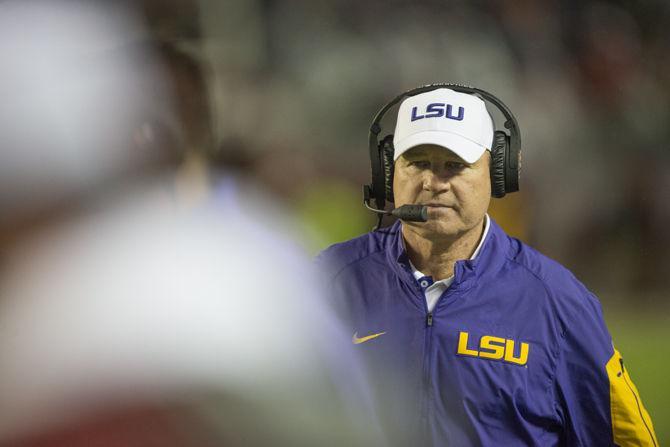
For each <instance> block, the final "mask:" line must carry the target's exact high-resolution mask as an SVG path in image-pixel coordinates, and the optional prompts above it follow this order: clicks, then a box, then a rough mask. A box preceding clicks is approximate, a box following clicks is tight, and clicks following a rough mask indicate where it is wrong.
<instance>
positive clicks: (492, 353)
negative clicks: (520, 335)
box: [456, 331, 530, 366]
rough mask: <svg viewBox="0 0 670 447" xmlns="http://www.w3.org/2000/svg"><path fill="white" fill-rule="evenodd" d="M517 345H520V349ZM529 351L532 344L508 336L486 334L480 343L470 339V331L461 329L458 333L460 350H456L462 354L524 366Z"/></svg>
mask: <svg viewBox="0 0 670 447" xmlns="http://www.w3.org/2000/svg"><path fill="white" fill-rule="evenodd" d="M517 346H519V348H518V349H517ZM517 351H518V352H517ZM529 351H530V345H529V344H528V343H520V344H517V342H516V341H514V340H512V339H508V338H502V337H494V336H492V335H484V336H482V337H481V338H480V339H479V343H476V342H473V341H471V340H470V334H469V333H468V332H464V331H461V332H460V333H459V334H458V350H457V351H456V352H457V353H458V354H461V355H467V356H471V357H479V358H483V359H490V360H502V361H504V362H508V363H514V364H515V365H522V366H523V365H525V364H526V363H528V352H529Z"/></svg>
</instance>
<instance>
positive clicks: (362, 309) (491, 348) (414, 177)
mask: <svg viewBox="0 0 670 447" xmlns="http://www.w3.org/2000/svg"><path fill="white" fill-rule="evenodd" d="M485 101H486V102H488V103H489V104H491V105H494V106H495V107H496V108H498V109H499V110H500V112H501V113H502V114H503V115H504V116H505V128H506V129H509V133H507V132H506V131H502V130H499V131H496V130H495V128H494V123H493V120H492V118H491V116H490V114H489V112H488V110H487V109H486V102H485ZM397 104H400V107H399V111H398V114H397V121H396V128H395V133H394V134H393V135H388V136H386V137H384V138H379V137H380V135H379V133H380V132H381V127H380V124H379V123H380V121H381V118H382V117H383V115H384V113H385V112H386V111H388V110H389V109H390V108H391V107H393V106H395V105H397ZM520 149H521V141H520V130H519V127H518V124H517V122H516V119H515V118H514V116H513V115H512V113H511V111H510V110H509V109H508V108H507V107H506V106H505V105H504V104H503V103H502V102H501V101H500V100H499V99H498V98H496V97H495V96H493V95H492V94H490V93H488V92H485V91H483V90H480V89H475V88H471V87H464V86H459V85H452V84H437V85H433V86H425V87H419V88H416V89H413V90H410V91H407V92H405V93H403V94H400V95H398V96H397V97H396V98H395V99H394V100H392V101H391V102H390V103H389V104H387V105H386V106H384V107H383V108H382V111H381V112H380V113H379V114H378V115H377V117H376V118H375V120H374V121H373V125H372V126H371V131H370V152H371V157H372V168H373V183H372V185H371V186H366V188H365V191H366V197H365V200H366V204H367V205H368V207H370V206H369V201H370V199H373V198H374V199H375V200H376V207H377V208H378V209H373V211H376V212H378V213H380V216H382V215H383V214H391V212H388V213H385V212H384V211H382V210H383V207H384V205H385V201H386V200H389V201H392V202H394V206H396V207H397V208H395V209H394V210H393V214H394V215H396V216H398V217H399V218H400V220H399V221H397V222H396V223H394V224H393V225H392V226H390V227H388V228H381V229H378V230H377V231H373V232H371V233H368V234H366V235H363V236H361V237H358V238H356V239H352V240H350V241H347V242H344V243H341V244H336V245H334V246H332V247H330V248H329V249H327V250H326V251H325V252H324V253H323V254H322V255H321V260H322V261H324V262H325V263H327V264H328V265H330V267H331V269H332V270H331V271H332V274H331V281H330V282H329V283H327V285H326V287H325V288H326V289H330V290H333V291H334V292H335V294H336V299H337V302H338V304H339V305H340V306H341V307H342V308H343V309H344V313H345V316H346V318H347V321H348V323H349V324H350V325H351V332H352V334H353V343H354V344H355V345H357V346H359V348H360V350H361V353H362V354H364V355H365V357H366V358H367V359H369V360H370V364H371V365H372V368H373V371H375V374H373V377H375V379H377V380H376V381H375V382H374V383H375V384H376V385H379V386H378V387H376V389H375V392H376V394H377V395H382V396H383V399H384V400H386V401H388V399H389V397H388V395H392V394H396V393H397V390H404V391H405V393H404V394H403V395H402V396H400V399H399V400H400V401H401V402H403V404H404V411H403V412H402V413H398V412H397V411H395V409H391V411H387V412H386V413H387V414H386V415H385V416H384V419H386V420H387V421H390V422H387V423H388V424H389V425H392V426H399V425H403V426H405V427H407V430H406V434H408V436H409V438H408V439H407V440H406V441H405V444H409V443H410V442H411V439H412V437H414V438H415V439H419V440H421V441H422V442H423V443H424V445H435V446H442V445H457V446H459V447H460V446H482V445H483V446H511V445H515V446H516V445H532V446H613V445H618V446H656V445H657V440H656V437H655V434H654V429H653V425H652V422H651V419H650V417H649V414H648V413H647V411H646V410H645V408H644V406H643V405H642V401H641V399H640V396H639V394H638V392H637V389H636V388H635V385H634V384H633V382H632V380H631V378H630V376H629V374H628V366H627V365H626V366H624V361H623V359H622V357H621V355H620V354H619V352H618V351H617V350H616V349H615V348H614V346H613V344H612V338H611V336H610V334H609V332H608V330H607V327H606V325H605V321H604V319H603V315H602V311H601V308H600V303H599V302H598V300H597V298H596V297H595V296H594V295H593V293H591V292H590V291H589V290H588V289H587V288H586V287H585V286H584V285H583V284H582V283H581V282H579V281H578V280H577V279H576V278H575V277H574V275H573V274H572V273H570V272H569V271H568V270H567V269H566V268H565V267H563V266H561V265H559V264H558V263H557V262H555V261H553V260H550V259H549V258H547V257H545V256H543V255H542V254H540V253H538V252H537V251H535V250H534V249H533V248H531V247H529V246H527V245H525V244H523V243H522V242H521V241H519V240H517V239H515V238H512V237H510V236H508V235H507V234H506V233H505V232H504V231H503V229H502V228H501V227H500V226H498V224H496V223H495V222H494V220H493V219H491V218H490V217H489V216H488V214H487V210H488V207H489V203H490V200H491V197H503V196H504V195H505V194H507V193H512V192H515V191H517V190H518V186H519V185H518V181H519V168H520V165H519V164H520V159H519V157H520ZM382 213H383V214H382ZM380 222H381V219H380ZM408 396H409V398H408ZM408 416H410V417H408ZM401 445H402V444H401Z"/></svg>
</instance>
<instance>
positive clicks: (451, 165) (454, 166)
mask: <svg viewBox="0 0 670 447" xmlns="http://www.w3.org/2000/svg"><path fill="white" fill-rule="evenodd" d="M446 166H447V169H451V170H460V169H463V168H465V163H461V162H459V161H448V162H447V163H446Z"/></svg>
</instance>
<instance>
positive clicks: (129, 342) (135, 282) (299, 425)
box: [0, 183, 379, 446]
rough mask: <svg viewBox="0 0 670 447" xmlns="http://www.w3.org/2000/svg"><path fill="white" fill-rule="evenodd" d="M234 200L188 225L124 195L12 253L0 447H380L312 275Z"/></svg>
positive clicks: (158, 196)
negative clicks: (327, 446) (365, 446)
mask: <svg viewBox="0 0 670 447" xmlns="http://www.w3.org/2000/svg"><path fill="white" fill-rule="evenodd" d="M235 184H239V183H235ZM231 185H233V183H224V186H222V188H223V190H222V192H221V194H220V195H218V196H215V197H214V198H213V199H212V200H211V201H208V202H207V203H206V204H203V205H202V206H199V207H198V208H197V209H196V210H191V211H189V212H178V211H176V210H175V208H174V207H173V206H170V204H169V203H168V202H166V201H165V200H164V198H163V197H162V191H161V190H160V188H159V189H154V190H152V189H137V190H133V191H132V194H129V195H127V196H125V197H124V198H123V199H122V200H120V201H118V200H114V201H111V202H102V203H100V205H101V206H100V209H99V210H98V211H97V212H95V213H92V214H91V215H89V216H86V217H84V218H81V217H80V218H77V219H75V220H73V221H71V222H68V223H67V224H61V225H59V226H58V227H56V228H51V229H49V230H48V231H44V232H42V233H41V234H40V235H39V236H38V237H33V238H32V240H31V241H30V242H29V243H25V244H22V246H21V247H20V249H16V250H15V253H14V255H13V256H12V264H11V266H10V267H9V268H8V269H6V270H5V272H4V274H3V275H2V277H1V278H0V280H1V282H0V296H2V297H3V299H2V301H1V302H0V414H2V415H3V417H2V418H0V445H9V446H33V445H34V446H61V445H62V446H66V445H67V446H79V445H81V446H84V445H86V446H91V445H124V446H132V445H152V446H153V445H156V446H171V445H175V446H177V445H180V446H201V445H269V444H272V445H305V446H308V445H309V446H311V445H377V444H378V443H379V439H378V438H375V436H376V434H375V432H374V430H375V428H374V420H373V417H372V415H371V413H368V412H365V411H364V409H365V408H366V401H365V395H364V390H365V387H364V386H363V382H362V378H361V376H360V375H357V374H358V373H357V371H358V370H357V368H356V366H355V364H356V363H355V359H354V358H353V356H352V353H351V352H350V351H349V349H350V347H349V345H348V344H347V343H345V342H346V336H345V335H344V334H343V332H342V331H341V330H340V328H338V327H337V325H336V324H335V323H334V322H333V319H332V317H330V316H329V313H328V312H326V311H325V309H323V308H322V307H320V305H319V303H320V300H319V299H318V296H319V293H320V292H319V289H318V288H317V287H316V286H315V284H314V282H313V281H314V278H315V275H314V274H313V272H311V270H310V266H309V265H308V263H307V262H306V260H305V258H304V256H303V254H302V253H301V252H300V251H299V250H298V249H297V248H296V247H294V246H293V245H292V244H291V243H289V242H287V240H286V239H285V238H284V237H281V236H279V235H278V234H277V233H273V232H270V231H268V229H267V227H266V226H265V224H264V225H263V226H261V225H259V224H258V223H257V222H258V220H257V219H256V218H253V217H251V214H249V215H247V214H246V213H245V212H243V211H242V210H241V208H240V206H239V205H237V206H236V204H235V203H234V202H232V200H231V197H234V196H237V195H238V193H236V192H233V191H232V189H231V187H232V186H231ZM242 188H244V187H242ZM242 190H243V191H244V189H242ZM233 194H234V196H233ZM129 197H130V198H129ZM246 203H247V204H249V205H250V207H251V208H255V207H259V208H263V209H270V207H269V206H267V204H265V203H263V202H259V201H258V200H257V199H255V200H254V201H253V202H251V201H247V202H246ZM263 217H264V222H266V223H269V224H274V225H281V224H280V223H279V222H278V220H277V217H276V216H273V215H272V213H271V212H269V211H268V212H266V213H264V214H263Z"/></svg>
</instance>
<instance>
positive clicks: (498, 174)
mask: <svg viewBox="0 0 670 447" xmlns="http://www.w3.org/2000/svg"><path fill="white" fill-rule="evenodd" d="M508 150H509V137H508V136H507V134H506V133H505V132H502V131H496V132H495V133H494V134H493V147H492V148H491V195H492V196H493V197H496V198H501V197H504V196H505V193H506V192H507V191H505V158H506V157H507V151H508Z"/></svg>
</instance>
